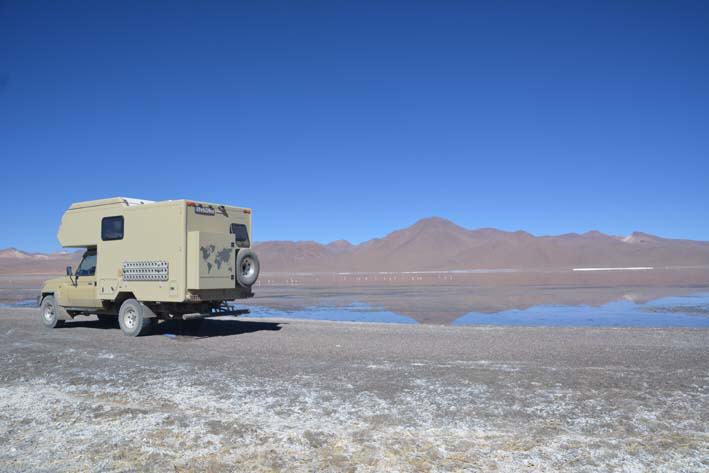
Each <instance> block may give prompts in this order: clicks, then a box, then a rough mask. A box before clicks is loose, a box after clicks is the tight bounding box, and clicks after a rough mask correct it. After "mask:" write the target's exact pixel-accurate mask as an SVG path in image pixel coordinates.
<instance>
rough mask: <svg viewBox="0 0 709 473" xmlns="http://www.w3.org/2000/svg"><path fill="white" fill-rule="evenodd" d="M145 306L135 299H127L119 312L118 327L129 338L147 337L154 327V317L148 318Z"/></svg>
mask: <svg viewBox="0 0 709 473" xmlns="http://www.w3.org/2000/svg"><path fill="white" fill-rule="evenodd" d="M147 315H148V314H147V313H146V310H145V306H144V305H143V304H141V303H140V302H138V301H136V300H135V299H126V300H125V301H123V304H121V309H120V310H119V311H118V325H120V326H121V330H123V333H124V334H125V335H127V336H129V337H139V336H141V335H147V334H148V333H150V330H151V329H152V327H153V321H154V320H155V319H153V318H152V317H147Z"/></svg>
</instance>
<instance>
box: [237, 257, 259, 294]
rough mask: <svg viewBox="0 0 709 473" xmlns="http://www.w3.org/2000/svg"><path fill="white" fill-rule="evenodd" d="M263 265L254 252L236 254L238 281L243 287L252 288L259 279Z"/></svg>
mask: <svg viewBox="0 0 709 473" xmlns="http://www.w3.org/2000/svg"><path fill="white" fill-rule="evenodd" d="M260 271H261V263H259V260H258V256H256V253H255V252H253V251H252V250H248V249H246V250H239V252H238V253H237V254H236V281H237V282H238V283H239V285H240V286H241V287H245V288H247V289H248V288H250V287H251V286H253V285H254V283H255V282H256V280H257V279H258V275H259V272H260Z"/></svg>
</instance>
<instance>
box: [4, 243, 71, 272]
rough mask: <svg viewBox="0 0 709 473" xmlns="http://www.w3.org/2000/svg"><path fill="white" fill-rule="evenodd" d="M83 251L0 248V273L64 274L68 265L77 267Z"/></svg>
mask: <svg viewBox="0 0 709 473" xmlns="http://www.w3.org/2000/svg"><path fill="white" fill-rule="evenodd" d="M81 254H82V252H81V251H78V252H74V251H73V252H59V253H28V252H25V251H21V250H18V249H16V248H5V249H4V250H0V274H64V271H65V269H66V267H67V266H69V265H72V266H74V267H76V265H77V264H78V262H79V260H80V259H81Z"/></svg>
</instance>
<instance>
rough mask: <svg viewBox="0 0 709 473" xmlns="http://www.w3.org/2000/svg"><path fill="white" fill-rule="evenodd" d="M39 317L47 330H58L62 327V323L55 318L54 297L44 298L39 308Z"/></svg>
mask: <svg viewBox="0 0 709 473" xmlns="http://www.w3.org/2000/svg"><path fill="white" fill-rule="evenodd" d="M39 315H40V318H41V319H42V324H43V325H44V326H45V327H47V328H59V327H63V326H64V321H63V320H59V319H58V318H57V303H56V301H55V300H54V296H46V297H45V298H44V299H42V303H41V304H40V306H39Z"/></svg>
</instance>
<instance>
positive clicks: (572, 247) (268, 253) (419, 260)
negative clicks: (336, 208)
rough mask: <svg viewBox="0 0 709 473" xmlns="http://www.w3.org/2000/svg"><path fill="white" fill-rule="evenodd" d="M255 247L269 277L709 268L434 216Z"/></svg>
mask: <svg viewBox="0 0 709 473" xmlns="http://www.w3.org/2000/svg"><path fill="white" fill-rule="evenodd" d="M255 249H256V251H257V252H258V255H259V258H260V259H261V265H262V271H264V272H380V271H437V270H475V269H536V270H538V269H563V268H580V267H630V266H632V267H636V266H652V267H666V266H707V265H709V242H703V241H692V240H674V239H667V238H660V237H657V236H653V235H648V234H645V233H640V232H635V233H633V234H632V235H630V236H628V237H617V236H611V235H605V234H603V233H600V232H597V231H591V232H587V233H583V234H577V233H569V234H564V235H558V236H533V235H531V234H529V233H526V232H523V231H517V232H505V231H501V230H496V229H492V228H483V229H477V230H468V229H466V228H463V227H461V226H459V225H456V224H455V223H453V222H451V221H449V220H446V219H442V218H438V217H432V218H426V219H423V220H420V221H418V222H416V223H415V224H414V225H411V226H410V227H407V228H404V229H402V230H397V231H394V232H392V233H390V234H388V235H386V236H384V237H383V238H375V239H372V240H368V241H366V242H363V243H361V244H358V245H353V244H351V243H349V242H347V241H344V240H338V241H334V242H332V243H328V244H321V243H316V242H313V241H297V242H293V241H266V242H261V243H257V244H256V245H255ZM79 257H80V253H74V252H71V253H51V254H46V253H26V252H23V251H20V250H17V249H14V248H8V249H5V250H0V274H15V273H23V274H52V273H59V274H60V273H63V272H64V268H65V267H66V266H67V265H70V264H71V265H75V264H76V263H77V260H78V258H79Z"/></svg>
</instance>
